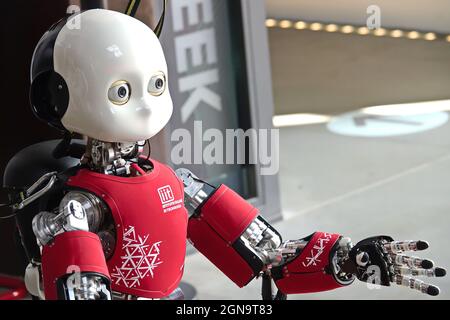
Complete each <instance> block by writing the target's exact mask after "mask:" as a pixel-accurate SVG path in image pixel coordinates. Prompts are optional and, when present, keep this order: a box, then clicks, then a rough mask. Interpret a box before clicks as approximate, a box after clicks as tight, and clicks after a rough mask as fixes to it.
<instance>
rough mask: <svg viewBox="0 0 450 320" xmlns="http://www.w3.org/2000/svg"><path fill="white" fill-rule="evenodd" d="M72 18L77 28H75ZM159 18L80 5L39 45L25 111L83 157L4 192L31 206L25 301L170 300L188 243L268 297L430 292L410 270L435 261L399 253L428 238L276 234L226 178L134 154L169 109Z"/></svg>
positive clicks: (429, 272) (427, 268)
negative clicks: (342, 290) (258, 284)
mask: <svg viewBox="0 0 450 320" xmlns="http://www.w3.org/2000/svg"><path fill="white" fill-rule="evenodd" d="M71 19H80V20H79V21H80V26H81V27H80V28H73V27H72V26H73V24H72V23H71V22H73V21H71ZM162 22H163V18H162V19H161V20H160V23H159V24H158V26H157V28H156V29H155V31H153V30H151V29H150V28H149V27H147V26H146V25H145V24H143V23H141V22H140V21H138V20H137V19H135V18H133V17H132V16H130V15H127V14H122V13H119V12H114V11H109V10H103V9H94V10H88V11H84V12H81V13H79V14H77V15H72V16H68V17H66V18H64V19H62V20H60V21H59V22H57V23H56V24H54V25H53V26H52V27H51V28H50V29H49V31H48V32H47V33H45V34H44V36H43V37H42V38H41V40H40V41H39V43H38V44H37V47H36V49H35V52H34V55H33V60H32V67H31V81H32V85H31V95H30V96H31V104H32V110H33V112H34V114H35V115H36V116H37V117H38V118H39V119H41V120H43V121H45V122H46V123H48V124H49V125H50V126H53V127H55V128H57V129H59V130H61V131H63V132H65V138H64V139H63V141H62V142H61V143H60V144H59V145H58V147H57V148H56V149H55V150H54V152H53V155H54V156H55V157H56V158H58V157H59V158H61V157H63V156H67V155H73V154H79V156H80V158H81V159H80V160H78V161H77V162H76V163H72V166H70V168H64V169H63V170H59V171H58V170H53V171H52V170H50V169H49V170H48V172H45V173H44V174H43V176H42V177H41V178H40V179H39V180H38V181H37V182H35V183H33V184H32V185H29V186H28V188H26V189H24V190H20V192H19V191H17V190H16V192H13V193H12V194H11V199H12V200H11V201H12V202H11V206H12V207H13V209H14V216H16V218H19V217H21V216H24V214H23V212H24V210H25V209H26V208H29V207H31V206H32V205H34V207H33V210H34V212H32V213H29V212H28V213H27V215H28V216H29V218H28V220H25V221H27V223H28V225H25V226H24V225H23V223H22V226H21V228H20V231H21V236H22V237H23V238H27V237H28V238H30V237H32V238H33V241H32V242H33V243H32V244H30V241H25V240H23V239H22V243H24V244H25V245H26V246H28V248H27V252H28V258H29V261H30V263H29V265H28V267H27V269H26V272H25V282H26V286H27V289H28V292H29V293H30V294H31V295H32V296H33V297H35V298H37V299H49V300H52V299H66V300H98V299H100V300H101V299H105V300H108V299H123V300H131V299H178V298H180V297H181V296H182V295H181V292H180V290H179V289H178V287H179V283H180V280H181V278H182V275H183V269H184V262H185V252H186V239H188V240H189V241H190V242H191V243H192V245H193V246H194V247H195V248H196V249H197V250H198V251H200V252H201V253H202V254H203V255H205V256H206V258H208V259H209V260H210V261H211V262H212V263H213V264H214V265H215V266H216V267H217V268H218V269H220V270H221V271H222V272H223V273H224V274H225V275H226V276H227V277H228V278H229V279H230V280H231V281H233V282H234V283H235V284H236V285H238V286H239V287H244V286H245V285H247V284H248V283H249V282H250V281H252V280H253V279H255V278H262V279H263V280H262V282H263V292H262V293H263V298H264V299H285V298H286V296H287V295H289V294H298V293H309V292H317V291H325V290H331V289H336V288H339V287H343V286H347V285H350V284H351V283H352V282H353V281H354V280H355V279H359V280H361V281H364V282H369V283H378V284H380V285H384V286H389V285H390V284H391V283H394V284H398V285H403V286H408V287H410V288H412V289H415V290H418V291H420V292H422V293H426V294H429V295H437V294H438V293H439V289H438V288H437V287H435V286H433V285H430V284H427V283H425V282H423V281H420V280H418V279H416V278H414V276H429V277H432V276H444V275H445V270H444V269H442V268H437V267H434V266H433V263H432V262H431V261H430V260H423V259H420V258H416V257H411V256H408V255H405V254H404V252H405V251H415V250H424V249H426V248H427V247H428V244H427V243H426V242H424V241H394V240H393V239H392V238H391V237H388V236H377V237H371V238H367V239H365V240H362V241H360V242H358V243H357V244H356V245H353V244H352V243H351V241H350V239H349V238H346V237H343V236H341V235H339V234H334V233H326V232H315V233H313V234H311V235H309V236H307V237H305V238H302V239H298V240H287V241H283V240H282V237H281V235H280V234H279V233H278V232H277V230H276V229H275V228H274V227H272V226H271V225H270V224H269V223H268V222H267V221H265V220H264V219H263V217H261V216H260V215H259V212H258V209H257V208H255V207H253V206H252V205H251V204H249V203H248V202H246V201H245V200H244V199H243V198H242V197H241V196H239V195H238V194H237V193H235V192H234V191H232V190H231V189H230V188H228V187H227V186H225V185H220V186H213V185H211V184H209V183H207V182H205V181H203V180H201V179H199V178H198V177H196V176H195V174H193V173H192V172H190V171H189V170H187V169H178V170H176V171H173V170H172V169H171V168H169V167H168V166H167V165H165V164H162V163H159V162H158V161H156V160H154V159H151V158H150V157H149V156H147V155H145V154H143V147H144V144H145V143H146V141H147V142H148V139H150V138H151V137H153V136H154V135H155V134H157V133H158V132H159V131H160V130H161V129H162V128H163V127H164V126H165V125H166V124H167V123H168V121H169V120H170V117H171V114H172V109H173V106H172V100H171V96H170V93H169V88H168V86H167V65H166V61H165V57H164V53H163V50H162V47H161V45H160V42H159V40H158V36H159V34H160V32H161V27H162ZM73 133H78V134H81V135H84V136H86V137H87V144H86V147H84V146H83V145H82V144H80V143H78V144H77V143H75V144H74V143H71V142H70V140H71V136H72V134H73ZM74 150H75V151H74ZM12 161H14V159H13V160H12ZM11 165H13V164H11ZM36 204H38V205H36ZM31 230H32V231H31ZM30 235H31V236H30ZM273 283H275V285H276V287H277V288H278V291H277V292H276V294H273V293H272V285H273Z"/></svg>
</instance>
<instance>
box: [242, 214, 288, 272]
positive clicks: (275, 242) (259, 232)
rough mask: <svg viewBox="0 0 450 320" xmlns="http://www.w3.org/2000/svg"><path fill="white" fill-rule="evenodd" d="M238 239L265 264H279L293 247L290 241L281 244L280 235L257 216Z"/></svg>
mask: <svg viewBox="0 0 450 320" xmlns="http://www.w3.org/2000/svg"><path fill="white" fill-rule="evenodd" d="M240 240H241V241H242V242H243V243H244V245H245V246H246V247H247V249H249V250H250V251H252V252H253V253H254V254H255V255H256V256H258V257H259V258H260V259H261V260H262V262H263V263H264V264H265V265H266V266H277V265H280V264H281V263H283V262H284V261H285V259H286V256H287V255H289V254H291V253H292V251H293V248H292V247H291V246H289V244H292V242H289V241H288V242H285V243H283V244H282V243H281V237H280V236H279V235H278V234H277V233H276V232H275V231H274V230H272V229H271V228H270V227H269V225H268V223H267V222H265V221H264V220H263V219H262V218H261V217H259V216H258V217H256V219H255V220H253V221H252V223H250V225H249V226H248V227H247V229H246V230H245V231H244V232H243V233H242V235H241V236H240ZM294 251H295V250H294Z"/></svg>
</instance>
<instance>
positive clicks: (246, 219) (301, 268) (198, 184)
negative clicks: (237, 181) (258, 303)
mask: <svg viewBox="0 0 450 320" xmlns="http://www.w3.org/2000/svg"><path fill="white" fill-rule="evenodd" d="M177 175H178V176H179V177H180V178H181V179H182V180H183V183H184V185H185V195H186V200H185V203H186V206H187V207H188V209H189V210H190V212H191V214H192V215H191V217H190V219H189V226H188V238H189V240H190V241H191V243H192V244H193V245H194V247H196V248H197V249H198V250H199V251H200V252H201V253H202V254H203V255H205V256H206V257H207V258H208V259H209V260H210V261H211V262H212V263H214V264H215V265H216V267H218V268H219V269H220V270H221V271H222V272H223V273H225V275H227V276H228V277H229V278H230V279H231V280H232V281H233V282H234V283H236V284H237V285H238V286H240V287H243V286H245V285H246V284H247V283H248V282H250V281H251V280H252V279H253V278H254V277H257V276H260V275H261V274H263V273H270V274H271V276H272V278H273V279H274V280H275V283H276V285H277V286H278V288H279V289H280V290H281V291H282V292H283V293H285V294H293V293H303V292H315V291H324V290H330V289H334V288H337V287H340V286H343V285H346V284H349V283H351V282H352V281H353V276H352V275H350V276H349V275H347V274H345V275H344V276H343V274H342V271H341V270H340V269H339V267H337V262H338V259H339V257H338V252H339V253H340V254H341V255H342V254H344V253H343V251H342V250H341V247H340V246H339V244H338V241H339V240H340V239H341V237H340V236H339V235H336V234H328V233H322V232H317V233H314V234H313V235H311V236H309V237H307V238H304V239H300V240H291V241H285V242H283V241H282V238H281V235H280V234H279V233H278V232H277V231H276V230H275V229H274V228H273V227H272V226H271V225H270V224H269V223H267V222H266V221H265V220H264V219H263V218H262V217H261V216H259V215H258V210H257V209H256V208H255V207H253V206H252V205H250V204H249V203H248V202H247V201H245V200H244V199H243V198H242V197H240V196H239V195H238V194H236V193H235V192H234V191H232V190H231V189H229V188H228V187H226V186H225V185H221V186H220V187H218V188H214V187H212V186H210V185H208V184H207V183H204V182H203V181H200V180H198V179H197V178H196V177H195V176H194V175H193V174H192V173H191V172H190V171H188V170H185V169H179V170H177ZM333 263H335V264H336V266H334V267H333ZM336 272H337V273H336ZM339 274H341V275H340V276H339Z"/></svg>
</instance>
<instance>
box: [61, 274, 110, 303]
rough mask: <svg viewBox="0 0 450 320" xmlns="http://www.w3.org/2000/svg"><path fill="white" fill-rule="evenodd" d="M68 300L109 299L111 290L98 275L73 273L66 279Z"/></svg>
mask: <svg viewBox="0 0 450 320" xmlns="http://www.w3.org/2000/svg"><path fill="white" fill-rule="evenodd" d="M66 285H67V291H68V294H69V300H100V299H102V300H111V292H110V291H109V290H108V288H107V287H106V284H105V283H104V279H103V278H102V277H100V276H93V275H83V274H80V273H74V274H72V275H70V276H69V277H68V278H67V280H66Z"/></svg>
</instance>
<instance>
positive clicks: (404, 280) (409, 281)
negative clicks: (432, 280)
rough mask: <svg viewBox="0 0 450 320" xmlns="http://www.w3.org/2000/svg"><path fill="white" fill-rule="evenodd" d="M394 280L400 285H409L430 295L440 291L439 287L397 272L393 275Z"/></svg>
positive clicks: (435, 294)
mask: <svg viewBox="0 0 450 320" xmlns="http://www.w3.org/2000/svg"><path fill="white" fill-rule="evenodd" d="M394 281H395V283H396V284H398V285H400V286H404V287H409V288H411V289H414V290H418V291H420V292H422V293H426V294H429V295H432V296H437V295H438V294H439V292H440V290H439V288H438V287H436V286H434V285H432V284H428V283H425V282H423V281H422V280H419V279H414V278H410V277H405V276H403V275H399V274H398V275H395V279H394Z"/></svg>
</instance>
